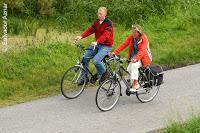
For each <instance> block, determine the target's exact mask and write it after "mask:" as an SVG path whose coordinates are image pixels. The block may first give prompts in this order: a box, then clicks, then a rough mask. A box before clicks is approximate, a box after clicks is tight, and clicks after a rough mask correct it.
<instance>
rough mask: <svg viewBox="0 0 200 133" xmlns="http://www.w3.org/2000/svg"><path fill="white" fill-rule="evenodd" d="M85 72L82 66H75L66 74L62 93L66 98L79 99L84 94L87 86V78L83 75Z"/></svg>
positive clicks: (62, 81) (63, 78) (62, 83)
mask: <svg viewBox="0 0 200 133" xmlns="http://www.w3.org/2000/svg"><path fill="white" fill-rule="evenodd" d="M84 71H85V70H84V69H83V68H81V67H80V66H73V67H71V68H69V69H68V70H67V71H66V72H65V73H64V75H63V77H62V80H61V92H62V95H63V96H64V97H66V98H68V99H73V98H77V97H78V96H79V95H80V94H81V93H82V92H83V90H84V89H85V85H86V76H83V74H82V73H83V72H84ZM81 81H82V82H81Z"/></svg>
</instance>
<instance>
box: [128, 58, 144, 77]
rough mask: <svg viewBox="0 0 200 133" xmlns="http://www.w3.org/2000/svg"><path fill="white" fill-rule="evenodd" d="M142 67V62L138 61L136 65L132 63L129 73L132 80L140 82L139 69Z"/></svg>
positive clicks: (129, 66)
mask: <svg viewBox="0 0 200 133" xmlns="http://www.w3.org/2000/svg"><path fill="white" fill-rule="evenodd" d="M140 67H142V63H141V61H137V62H135V63H132V62H130V63H129V65H128V67H127V71H128V72H129V73H130V77H128V78H129V79H131V80H138V77H139V70H138V68H140Z"/></svg>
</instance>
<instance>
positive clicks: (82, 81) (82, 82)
mask: <svg viewBox="0 0 200 133" xmlns="http://www.w3.org/2000/svg"><path fill="white" fill-rule="evenodd" d="M88 81H89V79H88V78H87V80H86V84H87V83H88ZM83 84H84V79H81V80H80V81H78V85H83Z"/></svg>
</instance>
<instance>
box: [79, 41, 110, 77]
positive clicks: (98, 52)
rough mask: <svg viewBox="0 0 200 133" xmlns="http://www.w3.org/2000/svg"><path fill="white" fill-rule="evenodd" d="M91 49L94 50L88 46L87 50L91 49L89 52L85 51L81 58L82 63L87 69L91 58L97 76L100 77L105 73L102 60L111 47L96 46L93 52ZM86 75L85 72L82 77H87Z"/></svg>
mask: <svg viewBox="0 0 200 133" xmlns="http://www.w3.org/2000/svg"><path fill="white" fill-rule="evenodd" d="M93 48H94V46H89V49H91V50H87V51H86V53H85V55H84V58H83V63H84V64H85V66H87V67H88V64H89V61H90V59H91V58H93V62H94V65H95V67H96V69H97V72H98V74H99V75H102V74H103V73H105V72H106V68H105V66H104V64H103V63H102V59H103V58H104V57H105V56H106V55H108V53H109V52H110V51H111V47H108V46H105V45H101V44H97V45H96V47H95V50H93ZM87 73H88V72H87V71H86V73H84V75H85V76H87Z"/></svg>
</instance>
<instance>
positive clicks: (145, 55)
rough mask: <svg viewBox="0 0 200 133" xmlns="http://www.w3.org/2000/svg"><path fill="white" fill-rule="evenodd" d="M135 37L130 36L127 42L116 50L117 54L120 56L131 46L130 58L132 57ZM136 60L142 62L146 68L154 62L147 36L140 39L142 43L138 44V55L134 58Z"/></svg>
mask: <svg viewBox="0 0 200 133" xmlns="http://www.w3.org/2000/svg"><path fill="white" fill-rule="evenodd" d="M132 41H133V35H132V34H131V35H129V36H128V37H127V38H126V40H125V41H124V42H123V43H121V44H120V45H119V46H118V47H117V48H116V49H115V50H114V53H115V54H119V53H120V52H121V51H122V50H123V49H125V48H126V47H127V46H129V52H128V58H130V57H131V53H132V52H133V42H132ZM133 58H134V59H135V60H137V61H138V60H141V61H142V64H143V66H144V67H146V66H148V65H150V63H151V61H152V56H151V52H150V49H149V41H148V38H147V36H146V35H142V36H141V37H140V41H139V42H138V53H137V54H136V55H135V56H134V57H133Z"/></svg>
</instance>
